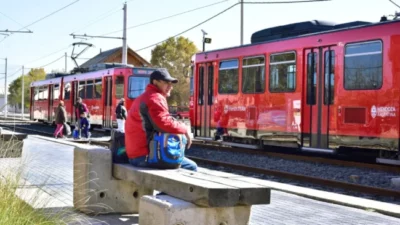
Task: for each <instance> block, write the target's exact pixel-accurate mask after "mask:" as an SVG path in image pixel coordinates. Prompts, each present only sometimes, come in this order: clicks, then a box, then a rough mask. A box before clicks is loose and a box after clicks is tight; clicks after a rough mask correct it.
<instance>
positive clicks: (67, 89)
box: [30, 67, 154, 128]
mask: <svg viewBox="0 0 400 225" xmlns="http://www.w3.org/2000/svg"><path fill="white" fill-rule="evenodd" d="M152 71H154V69H152V68H132V67H117V68H110V69H105V70H99V71H93V72H88V73H81V74H71V75H66V76H62V77H58V78H52V79H46V80H41V81H36V82H32V83H31V108H30V118H31V119H32V120H40V121H44V122H49V123H52V122H53V121H54V116H55V109H56V108H57V106H58V104H59V101H60V100H63V101H64V102H65V107H66V111H67V117H68V122H72V123H74V122H76V118H75V113H74V112H75V107H74V105H75V104H76V100H77V98H78V97H81V98H82V100H83V102H84V103H85V104H86V105H87V107H88V109H89V113H90V121H91V124H92V125H95V126H99V127H103V128H112V127H115V126H116V118H115V113H114V112H115V108H116V106H117V104H118V102H119V99H121V98H125V106H126V107H127V109H129V108H130V106H131V104H132V102H133V100H134V99H135V98H136V97H137V96H139V95H140V94H142V93H143V92H144V90H145V88H146V86H147V84H148V83H149V81H150V79H149V77H150V74H151V72H152Z"/></svg>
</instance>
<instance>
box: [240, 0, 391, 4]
mask: <svg viewBox="0 0 400 225" xmlns="http://www.w3.org/2000/svg"><path fill="white" fill-rule="evenodd" d="M327 1H331V0H299V1H276V2H275V1H274V2H264V1H263V2H259V1H258V2H254V1H253V2H248V1H246V2H245V1H243V3H244V4H290V3H309V2H327ZM389 1H390V0H389Z"/></svg>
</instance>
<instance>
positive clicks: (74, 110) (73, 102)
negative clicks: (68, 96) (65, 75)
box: [71, 81, 79, 123]
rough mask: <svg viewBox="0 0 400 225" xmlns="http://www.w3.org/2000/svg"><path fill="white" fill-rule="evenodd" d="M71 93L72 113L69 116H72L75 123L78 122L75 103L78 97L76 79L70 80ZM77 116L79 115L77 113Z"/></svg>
mask: <svg viewBox="0 0 400 225" xmlns="http://www.w3.org/2000/svg"><path fill="white" fill-rule="evenodd" d="M72 93H73V96H72V99H73V100H72V101H71V102H72V111H71V113H72V115H71V117H72V118H74V119H73V121H74V122H75V123H76V122H78V118H77V117H76V113H75V112H76V107H75V106H76V103H77V101H78V97H79V88H78V81H73V82H72ZM78 116H79V115H78Z"/></svg>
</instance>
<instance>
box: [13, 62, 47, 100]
mask: <svg viewBox="0 0 400 225" xmlns="http://www.w3.org/2000/svg"><path fill="white" fill-rule="evenodd" d="M23 76H24V105H25V108H29V106H30V101H29V100H30V84H31V83H32V82H33V81H37V80H43V79H45V77H46V73H45V72H44V69H43V68H40V69H31V70H30V71H29V73H28V74H24V75H23ZM21 89H22V75H21V76H20V77H18V78H17V79H15V80H14V81H13V82H11V84H10V86H9V88H8V90H9V92H10V96H9V98H8V99H9V103H10V104H11V105H21V97H22V90H21Z"/></svg>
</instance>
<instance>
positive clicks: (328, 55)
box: [324, 50, 335, 105]
mask: <svg viewBox="0 0 400 225" xmlns="http://www.w3.org/2000/svg"><path fill="white" fill-rule="evenodd" d="M324 58H325V70H324V74H325V85H324V89H325V90H324V93H325V97H324V104H325V105H331V104H333V96H334V94H335V92H334V89H335V51H333V50H330V51H325V56H324ZM329 63H330V64H329ZM329 67H330V69H329Z"/></svg>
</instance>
